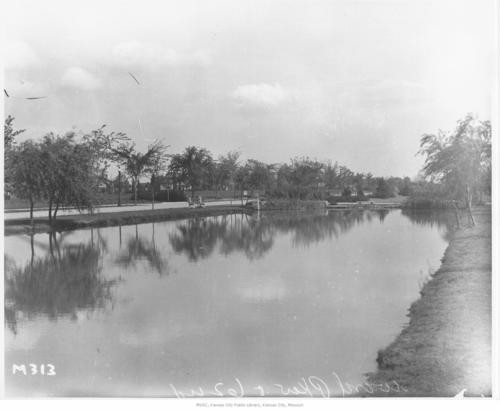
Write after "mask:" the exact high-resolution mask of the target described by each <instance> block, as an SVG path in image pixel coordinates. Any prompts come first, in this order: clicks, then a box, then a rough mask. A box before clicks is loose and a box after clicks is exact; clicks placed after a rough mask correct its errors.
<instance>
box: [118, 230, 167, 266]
mask: <svg viewBox="0 0 500 410" xmlns="http://www.w3.org/2000/svg"><path fill="white" fill-rule="evenodd" d="M121 236H122V235H121V226H120V247H121V242H122V241H121ZM141 260H145V261H147V263H148V265H149V267H150V268H151V269H152V270H153V271H155V272H157V273H158V274H159V275H160V276H162V275H168V274H169V273H170V271H171V269H170V265H169V263H168V260H167V259H166V258H164V257H163V256H162V254H161V252H160V251H159V250H158V249H157V247H156V241H155V224H154V223H153V224H152V237H151V240H150V241H149V240H147V239H145V238H144V237H142V236H139V228H138V226H137V225H136V226H135V237H130V238H129V239H128V240H127V242H126V245H125V250H124V251H121V252H120V253H119V255H118V257H117V258H116V263H117V264H119V265H121V266H123V267H126V268H130V267H135V265H136V264H137V262H138V261H141Z"/></svg>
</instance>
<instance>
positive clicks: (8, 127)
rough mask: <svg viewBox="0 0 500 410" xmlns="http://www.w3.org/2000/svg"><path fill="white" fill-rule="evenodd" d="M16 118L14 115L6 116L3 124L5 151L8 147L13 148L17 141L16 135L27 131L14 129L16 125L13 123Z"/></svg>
mask: <svg viewBox="0 0 500 410" xmlns="http://www.w3.org/2000/svg"><path fill="white" fill-rule="evenodd" d="M14 120H15V118H14V117H13V116H12V115H8V116H7V118H5V122H4V126H3V135H4V140H3V143H4V149H5V151H7V149H8V148H11V147H12V145H13V144H14V143H15V140H14V139H15V137H16V136H18V135H19V134H22V133H23V132H25V131H26V130H14V127H13V125H12V123H13V122H14Z"/></svg>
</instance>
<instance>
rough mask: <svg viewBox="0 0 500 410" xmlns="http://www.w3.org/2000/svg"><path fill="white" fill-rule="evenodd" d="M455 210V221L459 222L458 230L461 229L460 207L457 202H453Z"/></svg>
mask: <svg viewBox="0 0 500 410" xmlns="http://www.w3.org/2000/svg"><path fill="white" fill-rule="evenodd" d="M453 208H454V209H455V219H456V220H457V228H458V229H460V216H459V214H458V206H457V203H456V201H453Z"/></svg>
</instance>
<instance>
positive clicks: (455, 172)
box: [419, 114, 491, 225]
mask: <svg viewBox="0 0 500 410" xmlns="http://www.w3.org/2000/svg"><path fill="white" fill-rule="evenodd" d="M420 148H421V149H420V151H419V153H420V154H422V155H425V156H426V160H425V165H424V167H423V173H424V175H425V177H427V178H428V179H430V180H431V181H432V182H436V183H440V184H442V185H443V186H444V187H445V188H446V192H447V195H448V196H449V197H451V198H452V199H455V200H462V201H463V202H464V203H465V206H466V208H467V210H468V214H469V218H470V220H471V222H472V224H473V225H474V224H475V221H474V217H473V215H472V209H471V208H472V203H473V201H474V197H476V198H478V197H479V196H480V193H481V192H482V191H484V189H485V180H486V181H487V178H488V175H489V174H490V172H491V124H490V122H489V121H479V120H477V119H476V118H475V117H474V116H473V115H472V114H467V115H466V116H465V118H463V119H461V120H459V121H458V122H457V126H456V128H455V130H454V131H453V132H449V133H445V132H443V131H439V132H438V133H437V134H425V135H423V136H422V139H421V142H420ZM486 185H487V182H486Z"/></svg>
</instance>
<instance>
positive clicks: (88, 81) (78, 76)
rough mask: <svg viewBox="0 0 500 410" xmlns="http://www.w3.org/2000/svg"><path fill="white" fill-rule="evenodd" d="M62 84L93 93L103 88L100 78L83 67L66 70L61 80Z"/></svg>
mask: <svg viewBox="0 0 500 410" xmlns="http://www.w3.org/2000/svg"><path fill="white" fill-rule="evenodd" d="M61 84H62V85H64V86H66V87H70V88H75V89H77V90H84V91H91V90H96V89H98V88H99V87H100V86H101V82H100V81H99V79H98V78H96V77H94V76H93V75H92V74H91V73H89V72H88V71H87V70H85V69H83V68H81V67H71V68H68V69H67V70H66V72H65V73H64V74H63V77H62V79H61Z"/></svg>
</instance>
